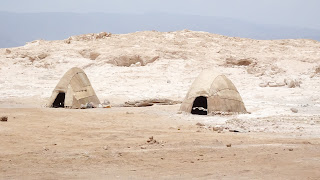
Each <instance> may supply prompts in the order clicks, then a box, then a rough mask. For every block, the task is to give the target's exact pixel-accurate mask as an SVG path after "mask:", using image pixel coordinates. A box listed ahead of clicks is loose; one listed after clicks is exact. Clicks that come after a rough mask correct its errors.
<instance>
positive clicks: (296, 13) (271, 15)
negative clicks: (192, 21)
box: [0, 0, 320, 29]
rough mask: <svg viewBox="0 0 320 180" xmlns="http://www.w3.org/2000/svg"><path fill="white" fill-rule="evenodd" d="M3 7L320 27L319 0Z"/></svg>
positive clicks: (14, 0) (148, 0)
mask: <svg viewBox="0 0 320 180" xmlns="http://www.w3.org/2000/svg"><path fill="white" fill-rule="evenodd" d="M0 11H7V12H21V13H22V12H77V13H88V12H104V13H177V14H193V15H203V16H218V17H231V18H236V19H241V20H246V21H250V22H256V23H259V24H282V25H291V26H299V27H306V28H315V29H320V0H1V5H0Z"/></svg>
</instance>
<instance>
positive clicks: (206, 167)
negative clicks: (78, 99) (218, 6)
mask: <svg viewBox="0 0 320 180" xmlns="http://www.w3.org/2000/svg"><path fill="white" fill-rule="evenodd" d="M88 37H89V39H90V38H91V37H93V36H92V35H85V36H75V37H72V38H71V41H70V44H68V43H66V42H65V41H62V40H61V41H44V40H38V41H34V42H31V43H28V44H27V45H25V46H22V47H17V48H10V49H0V74H1V76H0V116H8V117H9V121H8V122H0V138H1V141H0V179H116V178H119V179H191V178H195V179H196V178H199V179H320V171H319V170H318V169H319V167H320V130H319V129H320V93H319V90H320V68H319V67H320V42H318V41H314V40H305V39H299V40H275V41H261V40H252V39H242V38H234V37H225V36H220V35H215V34H210V33H206V32H194V31H188V30H184V31H177V32H166V33H161V32H137V33H131V34H122V35H118V34H115V35H111V37H106V38H102V39H101V38H100V39H99V38H98V39H94V38H93V39H91V40H88ZM86 39H87V40H86ZM95 55H99V56H97V57H94V58H92V56H95ZM130 58H131V59H136V60H142V65H141V64H139V63H134V64H133V65H131V66H130V67H124V66H117V65H116V64H117V63H119V62H120V63H124V62H127V61H128V59H130ZM229 58H232V59H234V60H241V59H249V60H252V61H253V63H252V64H251V65H249V66H237V65H230V64H227V63H226V62H227V60H228V59H229ZM115 62H117V63H115ZM137 62H138V61H137ZM74 66H76V67H80V68H82V69H84V71H85V72H86V73H87V75H88V77H89V79H90V81H91V83H92V86H93V88H94V89H95V91H96V94H97V96H98V97H99V99H100V100H101V101H103V100H105V99H108V100H109V101H110V102H111V105H112V108H111V109H87V110H70V109H48V108H45V104H46V101H47V99H48V98H49V97H50V96H51V93H52V90H53V89H54V87H55V86H56V84H57V83H58V82H59V80H60V78H61V77H62V76H63V74H64V73H65V72H66V71H67V70H68V69H70V68H71V67H74ZM206 68H212V69H216V70H218V71H220V72H222V73H223V74H225V75H226V76H227V77H228V78H229V79H230V80H231V81H232V82H233V83H234V84H235V86H236V87H237V89H238V91H239V93H240V95H241V96H242V99H243V102H244V104H245V106H246V108H247V110H248V111H249V112H251V113H250V114H242V115H233V116H195V115H190V114H178V113H177V112H178V110H179V104H177V105H173V106H152V107H144V108H124V107H117V106H118V105H120V104H122V103H124V102H125V101H131V100H144V99H149V98H168V99H172V100H176V101H182V100H183V98H184V97H185V95H186V93H187V91H188V89H189V87H190V85H191V83H192V82H193V80H194V79H195V78H196V77H197V76H198V74H199V73H200V72H201V71H202V70H203V69H206ZM317 68H318V70H317ZM284 79H293V80H296V81H297V82H300V86H299V87H295V88H288V87H287V86H281V87H261V86H260V85H259V84H261V83H262V84H264V83H267V82H270V83H271V84H272V83H273V84H274V83H280V84H281V83H282V82H284ZM291 108H296V109H297V110H298V113H293V112H292V111H291V110H290V109H291ZM197 123H203V124H204V125H205V126H204V127H200V126H198V125H196V124H197ZM212 127H223V128H227V129H225V130H224V131H222V132H221V133H218V132H217V131H213V130H212ZM229 130H237V131H239V133H235V132H229ZM150 136H153V137H154V139H155V140H156V141H157V142H159V144H158V143H156V144H150V143H147V140H148V139H149V137H150ZM230 143H231V147H227V146H226V145H227V144H230Z"/></svg>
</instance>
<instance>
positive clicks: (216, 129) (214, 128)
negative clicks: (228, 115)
mask: <svg viewBox="0 0 320 180" xmlns="http://www.w3.org/2000/svg"><path fill="white" fill-rule="evenodd" d="M223 129H224V128H223V127H213V128H212V130H213V131H223Z"/></svg>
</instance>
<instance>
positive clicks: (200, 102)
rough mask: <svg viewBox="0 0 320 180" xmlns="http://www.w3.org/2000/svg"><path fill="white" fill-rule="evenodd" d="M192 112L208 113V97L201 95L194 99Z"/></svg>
mask: <svg viewBox="0 0 320 180" xmlns="http://www.w3.org/2000/svg"><path fill="white" fill-rule="evenodd" d="M191 114H198V115H207V114H208V103H207V98H206V97H204V96H199V97H197V98H196V99H195V100H194V101H193V105H192V110H191Z"/></svg>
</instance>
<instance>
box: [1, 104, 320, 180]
mask: <svg viewBox="0 0 320 180" xmlns="http://www.w3.org/2000/svg"><path fill="white" fill-rule="evenodd" d="M176 110H178V106H173V107H171V106H154V107H147V108H111V109H91V110H68V109H22V108H21V109H15V108H10V109H0V113H1V114H7V115H8V116H9V121H8V122H1V123H0V132H1V133H0V138H1V146H0V179H191V178H196V179H319V177H320V171H319V170H318V169H319V166H320V154H319V152H320V139H319V138H310V137H305V136H304V133H301V134H299V133H289V134H287V133H265V132H242V133H235V132H229V131H227V130H224V131H222V132H221V133H218V132H217V131H212V129H211V128H208V125H209V124H208V123H205V124H206V126H205V127H200V126H197V125H196V123H197V122H198V120H197V116H195V115H177V114H175V113H174V112H175V111H176ZM154 112H156V113H154ZM189 116H192V118H190V117H189ZM210 120H212V121H213V122H214V121H215V117H210ZM199 121H200V120H199ZM298 134H299V135H298ZM297 135H298V136H297ZM150 136H153V137H154V139H155V140H156V141H157V142H159V144H158V143H155V144H150V143H148V142H147V140H148V139H149V137H150ZM227 144H231V147H227V146H226V145H227Z"/></svg>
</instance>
